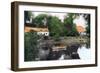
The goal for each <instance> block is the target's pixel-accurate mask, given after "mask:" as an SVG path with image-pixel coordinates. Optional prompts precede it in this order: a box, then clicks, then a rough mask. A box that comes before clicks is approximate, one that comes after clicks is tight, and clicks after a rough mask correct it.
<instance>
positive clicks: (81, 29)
mask: <svg viewBox="0 0 100 73" xmlns="http://www.w3.org/2000/svg"><path fill="white" fill-rule="evenodd" d="M76 29H77V31H78V32H85V31H86V29H85V28H84V27H82V26H76Z"/></svg>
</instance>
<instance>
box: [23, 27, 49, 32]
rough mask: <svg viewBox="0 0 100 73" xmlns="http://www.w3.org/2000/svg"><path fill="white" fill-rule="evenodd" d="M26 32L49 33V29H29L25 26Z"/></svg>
mask: <svg viewBox="0 0 100 73" xmlns="http://www.w3.org/2000/svg"><path fill="white" fill-rule="evenodd" d="M24 30H25V32H30V31H34V32H49V30H48V28H37V27H27V26H25V29H24Z"/></svg>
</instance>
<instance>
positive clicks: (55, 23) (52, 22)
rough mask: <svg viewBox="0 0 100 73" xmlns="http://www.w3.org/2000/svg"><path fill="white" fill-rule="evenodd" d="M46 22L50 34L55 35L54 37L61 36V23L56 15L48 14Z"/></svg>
mask: <svg viewBox="0 0 100 73" xmlns="http://www.w3.org/2000/svg"><path fill="white" fill-rule="evenodd" d="M47 24H48V29H49V32H50V35H51V36H53V37H56V38H57V37H59V36H62V34H63V24H62V22H61V20H60V19H59V18H58V17H56V16H49V17H48V22H47Z"/></svg>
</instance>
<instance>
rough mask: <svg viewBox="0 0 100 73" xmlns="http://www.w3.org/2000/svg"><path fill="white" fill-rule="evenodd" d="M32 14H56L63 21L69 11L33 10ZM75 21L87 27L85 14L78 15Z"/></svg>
mask: <svg viewBox="0 0 100 73" xmlns="http://www.w3.org/2000/svg"><path fill="white" fill-rule="evenodd" d="M32 14H34V16H35V17H36V16H37V15H39V14H48V15H52V16H56V17H59V19H61V21H63V19H64V17H65V15H67V13H53V12H49V13H48V12H32ZM73 23H75V24H76V25H77V26H82V27H84V28H85V27H86V24H87V22H86V20H85V19H84V17H83V15H80V16H78V17H76V18H75V19H74V20H73Z"/></svg>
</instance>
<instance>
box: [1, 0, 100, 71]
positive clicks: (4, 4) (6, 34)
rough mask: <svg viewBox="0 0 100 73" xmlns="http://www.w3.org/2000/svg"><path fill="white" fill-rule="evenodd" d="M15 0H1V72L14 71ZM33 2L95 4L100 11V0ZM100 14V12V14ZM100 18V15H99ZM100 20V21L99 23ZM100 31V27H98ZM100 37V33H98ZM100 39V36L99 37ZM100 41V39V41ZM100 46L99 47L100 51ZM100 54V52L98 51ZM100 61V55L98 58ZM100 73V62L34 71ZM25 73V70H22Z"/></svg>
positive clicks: (38, 0) (33, 0)
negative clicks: (81, 66)
mask: <svg viewBox="0 0 100 73" xmlns="http://www.w3.org/2000/svg"><path fill="white" fill-rule="evenodd" d="M12 1H14V0H0V73H14V72H13V71H11V70H10V59H11V57H10V54H11V46H10V45H11V41H10V40H11V38H10V37H11V36H10V35H11V32H10V31H11V12H10V9H11V5H10V3H11V2H12ZM19 1H29V0H19ZM30 1H32V2H45V3H61V4H77V5H80V4H81V5H93V6H99V8H98V9H99V10H98V11H99V12H98V13H100V5H99V3H100V0H30ZM98 16H100V14H98ZM98 19H100V17H98ZM99 23H100V21H99V22H98V24H99ZM98 27H100V25H98ZM98 31H100V29H98ZM98 37H100V33H98ZM98 40H100V38H99V39H98ZM99 43H100V41H99ZM99 51H100V46H99V47H98V52H99ZM98 55H100V53H98ZM98 61H100V57H99V58H98ZM42 72H43V73H99V72H100V62H99V66H98V67H88V68H70V69H56V70H40V71H34V73H42ZM22 73H24V72H22ZM25 73H33V71H26V72H25Z"/></svg>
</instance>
